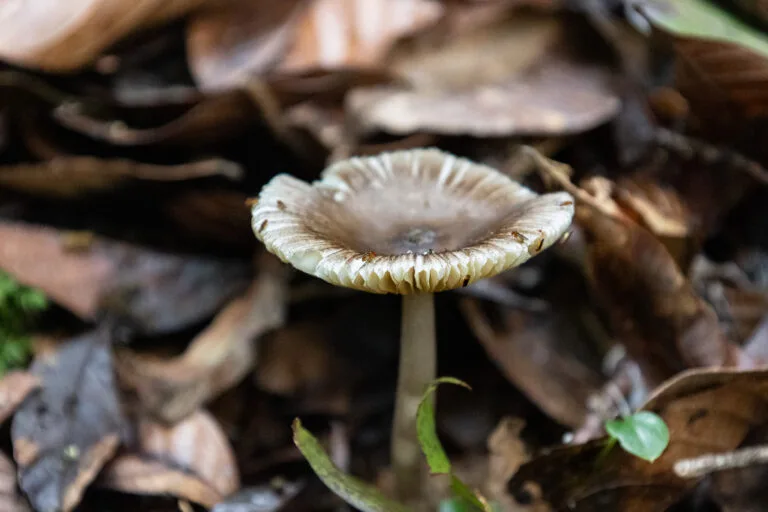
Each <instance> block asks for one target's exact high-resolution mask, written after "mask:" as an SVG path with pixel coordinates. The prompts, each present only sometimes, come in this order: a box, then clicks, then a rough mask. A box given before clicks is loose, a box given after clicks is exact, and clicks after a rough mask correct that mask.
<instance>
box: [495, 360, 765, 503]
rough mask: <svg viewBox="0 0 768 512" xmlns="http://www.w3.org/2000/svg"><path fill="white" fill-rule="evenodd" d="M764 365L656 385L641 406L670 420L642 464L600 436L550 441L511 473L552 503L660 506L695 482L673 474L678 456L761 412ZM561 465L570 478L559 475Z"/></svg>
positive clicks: (743, 430)
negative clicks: (561, 443) (555, 444)
mask: <svg viewBox="0 0 768 512" xmlns="http://www.w3.org/2000/svg"><path fill="white" fill-rule="evenodd" d="M767 397H768V372H766V371H765V370H760V371H733V370H722V369H696V370H688V371H686V372H683V373H682V374H680V375H679V376H677V377H675V378H674V379H672V380H670V381H668V382H666V383H664V384H663V385H662V386H661V387H660V388H659V389H657V390H656V391H655V392H654V393H653V394H652V396H651V398H650V399H649V400H648V402H647V403H646V404H645V405H644V406H643V408H642V409H643V410H649V411H653V412H656V413H657V414H659V415H660V416H661V417H662V418H663V419H664V421H665V423H666V424H667V426H668V427H669V431H670V435H671V439H670V444H669V446H668V447H667V449H666V451H665V452H664V453H663V454H662V455H661V457H659V458H658V459H657V460H656V462H654V463H653V464H649V463H647V462H645V461H643V460H641V459H639V458H637V457H634V456H632V455H630V454H628V453H626V452H625V451H623V450H621V449H618V448H617V447H614V448H613V449H611V450H610V451H607V452H606V451H605V446H606V440H605V439H602V440H597V441H593V442H590V443H587V444H583V445H571V446H565V447H559V448H555V449H553V450H551V451H549V452H547V453H545V454H544V455H542V456H540V457H537V458H535V459H533V460H532V461H531V462H529V463H527V464H525V465H523V466H522V468H521V469H520V471H518V473H517V474H516V475H515V476H514V477H513V479H512V480H511V481H510V491H511V492H512V494H513V495H520V494H521V490H523V489H524V487H525V486H526V483H527V482H536V483H537V484H538V485H539V486H540V487H541V489H542V491H543V493H544V497H545V498H546V499H547V501H549V502H550V503H551V504H552V506H553V507H554V508H555V509H556V510H569V511H576V512H586V511H595V510H621V511H623V512H655V511H658V512H662V511H664V510H666V509H667V507H668V506H669V505H671V504H672V503H674V502H675V501H677V500H678V499H679V498H680V497H681V496H682V495H683V494H684V493H685V492H686V491H687V490H689V489H691V488H692V487H693V486H694V485H695V484H696V479H689V480H684V479H682V478H680V477H678V476H677V475H676V474H675V472H674V470H673V467H674V465H675V463H676V462H677V461H678V460H680V459H689V458H693V457H696V456H699V455H703V454H706V453H712V452H725V451H730V450H733V449H734V448H736V447H737V446H739V444H741V442H742V441H744V439H745V437H746V436H747V434H748V432H749V431H750V429H752V428H753V427H755V426H757V425H760V424H763V423H764V422H765V421H766V419H768V407H767V405H768V400H767V399H766V398H767ZM564 473H568V474H570V475H571V477H570V478H567V479H564V478H562V475H563V474H564Z"/></svg>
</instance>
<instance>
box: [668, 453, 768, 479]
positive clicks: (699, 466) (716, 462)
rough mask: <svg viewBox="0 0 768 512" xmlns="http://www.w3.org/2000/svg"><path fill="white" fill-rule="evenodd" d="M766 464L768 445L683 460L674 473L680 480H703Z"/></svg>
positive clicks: (678, 463) (676, 464)
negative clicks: (706, 477) (728, 471)
mask: <svg viewBox="0 0 768 512" xmlns="http://www.w3.org/2000/svg"><path fill="white" fill-rule="evenodd" d="M766 462H768V445H761V446H751V447H749V448H742V449H740V450H734V451H732V452H726V453H710V454H707V455H702V456H700V457H695V458H692V459H682V460H679V461H677V462H676V463H675V466H674V471H675V474H676V475H677V476H679V477H680V478H701V477H702V476H705V475H708V474H709V473H714V472H716V471H723V470H726V469H736V468H745V467H748V466H754V465H755V464H764V463H766Z"/></svg>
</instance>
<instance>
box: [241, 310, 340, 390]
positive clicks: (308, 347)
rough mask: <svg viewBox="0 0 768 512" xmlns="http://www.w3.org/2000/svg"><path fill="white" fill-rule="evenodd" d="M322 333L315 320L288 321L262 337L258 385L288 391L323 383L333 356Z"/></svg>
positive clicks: (318, 385)
mask: <svg viewBox="0 0 768 512" xmlns="http://www.w3.org/2000/svg"><path fill="white" fill-rule="evenodd" d="M325 337H326V333H325V332H324V326H322V325H320V326H318V325H317V322H304V323H297V324H292V325H289V326H287V327H285V328H283V329H280V330H278V331H276V332H274V333H273V334H272V335H271V336H270V337H269V338H268V339H266V340H264V344H263V345H262V348H261V350H260V352H259V363H258V371H257V372H256V380H257V382H258V385H259V387H260V388H262V389H265V390H267V391H269V392H271V393H276V394H281V395H292V394H296V393H298V392H301V391H306V390H311V389H315V390H317V388H318V387H321V386H323V385H324V384H327V383H328V380H329V377H330V376H331V374H332V369H333V357H332V354H331V353H330V352H329V350H330V349H329V345H328V341H327V339H326V338H325ZM296 354H301V357H296Z"/></svg>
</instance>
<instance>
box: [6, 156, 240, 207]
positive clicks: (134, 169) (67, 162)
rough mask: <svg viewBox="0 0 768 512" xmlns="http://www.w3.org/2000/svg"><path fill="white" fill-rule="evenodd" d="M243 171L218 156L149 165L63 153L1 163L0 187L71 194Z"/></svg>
mask: <svg viewBox="0 0 768 512" xmlns="http://www.w3.org/2000/svg"><path fill="white" fill-rule="evenodd" d="M242 175H243V170H242V168H241V167H240V166H239V165H238V164H236V163H234V162H228V161H226V160H220V159H210V160H201V161H198V162H190V163H187V164H181V165H152V164H146V163H141V162H132V161H129V160H105V159H100V158H91V157H63V158H54V159H52V160H49V161H47V162H40V163H35V164H21V165H14V166H6V167H0V187H5V188H9V189H12V190H17V191H21V192H26V193H29V194H34V195H40V196H53V197H67V198H71V197H76V196H79V195H86V194H89V193H93V192H100V191H104V190H109V189H111V188H116V187H118V186H120V185H121V184H123V183H125V182H128V181H133V180H138V181H185V180H193V179H197V178H206V177H210V176H223V177H225V178H228V179H231V180H238V179H240V178H241V177H242Z"/></svg>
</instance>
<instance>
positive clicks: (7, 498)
mask: <svg viewBox="0 0 768 512" xmlns="http://www.w3.org/2000/svg"><path fill="white" fill-rule="evenodd" d="M0 512H29V506H28V505H27V503H26V502H25V501H24V498H22V497H21V496H20V495H19V492H18V489H17V486H16V468H15V467H14V465H13V462H11V460H10V459H9V458H8V457H6V456H5V454H4V453H2V452H0Z"/></svg>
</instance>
